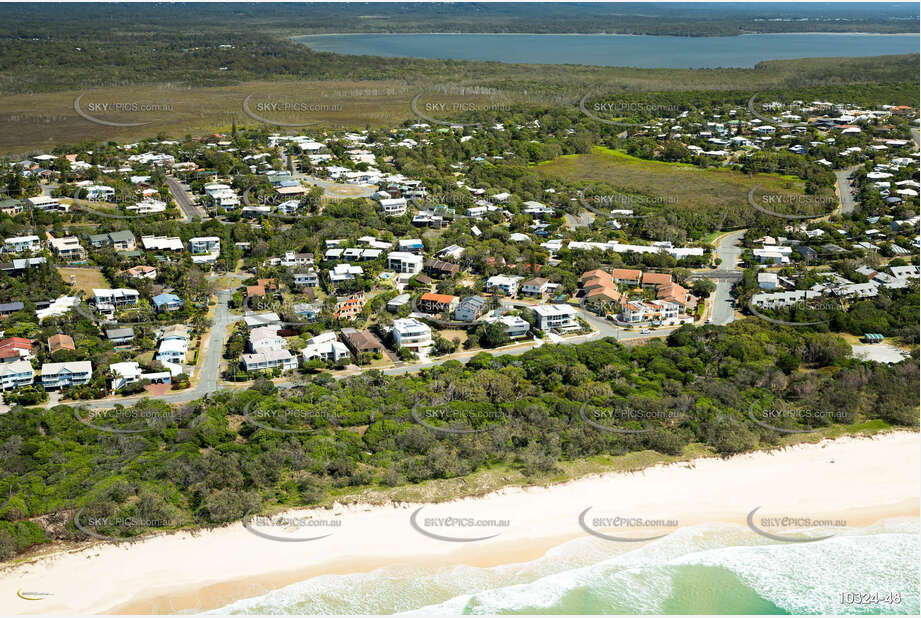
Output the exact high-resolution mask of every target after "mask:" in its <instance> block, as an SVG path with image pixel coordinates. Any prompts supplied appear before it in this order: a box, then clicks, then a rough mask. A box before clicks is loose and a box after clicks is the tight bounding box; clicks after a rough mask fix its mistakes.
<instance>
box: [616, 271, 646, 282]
mask: <svg viewBox="0 0 921 618" xmlns="http://www.w3.org/2000/svg"><path fill="white" fill-rule="evenodd" d="M611 277H612V278H613V279H614V282H615V283H625V284H627V285H639V283H640V280H641V279H642V277H643V271H642V270H637V269H635V268H615V269H614V270H612V271H611Z"/></svg>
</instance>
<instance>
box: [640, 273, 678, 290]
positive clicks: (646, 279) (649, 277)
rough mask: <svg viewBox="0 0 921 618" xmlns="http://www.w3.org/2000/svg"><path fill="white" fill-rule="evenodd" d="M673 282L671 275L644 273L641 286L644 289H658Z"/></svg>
mask: <svg viewBox="0 0 921 618" xmlns="http://www.w3.org/2000/svg"><path fill="white" fill-rule="evenodd" d="M671 282H672V276H671V275H670V274H669V273H650V272H644V273H643V276H642V279H641V285H642V286H643V287H644V288H657V287H659V286H660V285H668V284H670V283H671Z"/></svg>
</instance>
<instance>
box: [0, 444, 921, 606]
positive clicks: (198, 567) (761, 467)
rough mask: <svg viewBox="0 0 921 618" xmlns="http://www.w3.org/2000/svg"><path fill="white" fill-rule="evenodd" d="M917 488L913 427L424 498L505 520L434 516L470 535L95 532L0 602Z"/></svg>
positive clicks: (243, 575)
mask: <svg viewBox="0 0 921 618" xmlns="http://www.w3.org/2000/svg"><path fill="white" fill-rule="evenodd" d="M832 461H833V463H832ZM919 499H921V443H919V435H918V434H917V433H913V432H896V433H890V434H887V435H882V436H879V437H876V438H844V439H840V440H836V441H825V442H822V443H820V444H815V445H802V446H797V447H792V448H789V449H786V450H784V451H778V452H775V453H754V454H749V455H742V456H738V457H734V458H731V459H726V460H720V459H702V460H697V461H695V462H692V463H683V464H674V465H670V466H657V467H654V468H650V469H648V470H646V471H644V472H640V473H635V474H606V475H602V476H594V477H589V478H585V479H580V480H577V481H572V482H569V483H566V484H563V485H557V486H553V487H549V488H527V489H518V488H513V489H507V490H503V491H500V492H496V493H493V494H490V495H488V496H486V497H484V498H478V499H465V500H459V501H456V502H451V503H446V504H441V505H430V506H426V507H425V509H424V510H423V511H422V513H421V514H420V522H421V520H423V519H424V518H425V517H432V516H438V515H451V516H456V517H474V518H477V519H498V520H502V519H508V520H509V521H510V524H511V525H510V526H509V527H507V528H504V529H498V528H473V529H470V528H467V529H464V528H459V527H453V528H442V529H434V528H428V529H429V530H431V531H432V532H435V533H437V534H443V535H451V536H456V537H463V536H467V537H469V536H485V535H490V534H495V533H496V532H501V534H499V536H497V537H495V538H493V539H490V540H485V541H480V542H475V543H455V542H446V541H439V540H434V539H432V538H429V537H427V536H425V535H423V534H420V533H419V532H417V531H415V530H414V529H413V528H412V527H411V526H410V524H409V517H410V514H411V513H412V512H413V511H415V510H416V509H417V508H418V507H419V506H421V505H399V506H392V507H369V506H365V507H348V508H336V509H334V510H332V511H329V510H323V509H321V510H316V511H297V512H292V513H289V514H288V515H289V516H294V515H297V516H307V517H314V518H321V519H329V518H333V517H335V518H336V519H339V520H341V522H342V524H341V527H339V528H315V527H311V528H301V529H295V530H288V531H285V530H281V529H277V528H276V529H271V528H266V527H262V526H259V527H258V529H259V530H263V531H266V532H268V533H270V534H275V535H278V536H285V535H288V536H292V537H312V536H319V535H322V534H327V533H329V532H333V534H332V535H331V536H329V537H327V538H324V539H321V540H316V541H311V542H277V541H272V540H268V539H264V538H260V537H259V536H257V535H254V534H252V533H251V532H249V531H247V530H246V529H245V528H244V527H243V526H242V525H241V524H239V523H238V524H235V525H232V526H228V527H225V528H220V529H216V530H212V531H206V532H201V533H198V534H197V535H192V534H189V533H180V534H174V535H164V536H159V537H155V538H151V539H148V540H144V541H141V542H139V543H135V544H128V543H118V544H114V543H113V544H108V543H105V544H96V545H93V546H90V547H87V548H84V549H80V550H75V551H70V552H58V553H56V554H53V555H50V556H45V557H42V558H39V559H36V560H34V561H32V562H30V563H27V564H22V565H18V566H16V567H12V568H7V569H6V570H5V571H3V576H2V578H0V598H2V599H3V609H4V610H5V611H4V613H11V614H28V613H59V614H60V613H71V612H73V613H103V612H106V611H111V610H114V609H115V608H119V611H120V612H125V613H146V612H151V611H160V612H166V611H179V610H183V609H198V610H202V609H209V608H214V607H219V606H222V605H224V604H227V603H229V602H231V601H232V600H235V599H239V598H245V597H249V596H254V595H256V594H261V593H264V592H266V591H267V590H269V589H272V588H278V587H281V586H284V585H288V584H290V583H293V582H295V581H299V580H302V579H306V578H307V577H310V576H312V575H317V574H321V573H344V572H356V571H367V570H371V569H373V568H377V567H379V566H382V565H385V564H395V563H403V564H409V563H413V562H416V563H418V561H419V560H420V559H424V560H425V561H426V564H430V565H437V564H449V563H458V562H466V563H468V564H478V565H480V566H488V565H490V564H502V563H510V562H516V561H518V560H521V559H534V558H536V557H538V556H539V555H541V553H543V552H544V551H546V549H548V548H549V547H551V546H553V545H555V544H558V543H559V542H562V541H564V540H567V539H570V538H575V537H578V536H582V535H585V532H584V531H583V530H582V529H581V528H580V527H579V523H578V517H579V514H580V513H581V512H582V511H583V510H584V509H586V508H588V507H594V509H593V511H592V515H591V516H590V518H589V521H591V517H594V516H599V517H600V516H626V517H640V518H645V519H674V520H678V522H679V525H681V526H685V525H693V524H698V523H703V522H717V521H720V522H726V521H731V522H737V523H738V524H739V525H745V518H746V515H747V514H748V513H749V512H750V511H751V510H752V509H754V508H755V507H758V506H761V507H762V509H761V514H765V515H768V514H776V515H791V516H803V517H812V518H813V519H816V518H823V517H824V518H827V519H846V520H847V522H848V525H849V526H860V525H867V524H869V523H871V522H873V521H876V520H878V519H881V518H883V517H889V516H896V515H917V514H918V510H919V509H918V505H919ZM254 527H256V526H255V525H254ZM606 532H608V533H610V534H618V535H621V536H629V535H631V534H639V533H638V532H637V531H635V530H634V531H631V530H624V529H617V530H614V531H611V530H610V529H608V530H606ZM654 533H661V531H655V532H654ZM639 535H640V536H642V534H639ZM765 542H770V541H767V540H765ZM532 554H533V555H532ZM19 590H22V591H26V592H41V593H50V594H49V595H48V596H45V597H44V598H43V599H42V600H40V601H28V600H23V599H20V598H18V597H17V591H19Z"/></svg>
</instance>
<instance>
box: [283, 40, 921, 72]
mask: <svg viewBox="0 0 921 618" xmlns="http://www.w3.org/2000/svg"><path fill="white" fill-rule="evenodd" d="M294 40H295V41H298V42H299V43H304V44H305V45H308V46H309V47H311V48H312V49H315V50H318V51H326V52H336V53H340V54H358V55H364V56H412V57H417V58H449V59H455V60H495V61H498V62H523V63H531V64H589V65H600V66H625V67H639V68H671V69H688V68H717V67H753V66H755V65H756V64H758V63H759V62H763V61H765V60H780V59H789V58H823V57H840V56H883V55H889V54H917V53H918V44H919V36H918V35H917V34H910V35H897V34H882V35H876V34H814V33H813V34H746V35H742V36H735V37H672V36H634V35H616V36H615V35H603V34H580V35H566V34H336V35H307V36H300V37H295V39H294Z"/></svg>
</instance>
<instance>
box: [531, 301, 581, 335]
mask: <svg viewBox="0 0 921 618" xmlns="http://www.w3.org/2000/svg"><path fill="white" fill-rule="evenodd" d="M532 310H533V311H534V313H535V314H536V315H537V327H538V328H539V329H540V330H545V331H549V330H557V331H567V330H575V329H578V328H579V323H578V321H577V320H576V316H577V315H578V314H577V312H576V310H575V308H574V307H571V306H570V305H537V306H535V307H532Z"/></svg>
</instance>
